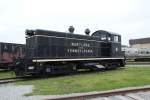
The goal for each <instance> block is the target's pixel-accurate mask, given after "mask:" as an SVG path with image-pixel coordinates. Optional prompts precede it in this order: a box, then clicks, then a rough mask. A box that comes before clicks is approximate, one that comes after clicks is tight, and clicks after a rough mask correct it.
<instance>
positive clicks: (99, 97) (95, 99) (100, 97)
mask: <svg viewBox="0 0 150 100" xmlns="http://www.w3.org/2000/svg"><path fill="white" fill-rule="evenodd" d="M148 91H149V92H150V86H149V87H140V88H130V89H120V90H119V89H118V90H112V91H106V92H97V93H85V94H81V95H80V94H79V95H75V96H61V97H55V98H50V99H46V100H112V99H107V97H113V96H118V97H119V98H120V99H121V98H122V99H121V100H128V99H125V98H129V100H150V99H142V98H140V97H138V96H134V95H132V94H134V93H139V92H140V93H141V92H143V93H145V92H148ZM149 95H150V93H149ZM125 96H126V97H125ZM113 100H115V99H113ZM117 100H118V99H117Z"/></svg>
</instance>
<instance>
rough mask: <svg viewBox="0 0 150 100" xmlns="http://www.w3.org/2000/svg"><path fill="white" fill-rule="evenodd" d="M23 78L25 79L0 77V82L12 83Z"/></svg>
mask: <svg viewBox="0 0 150 100" xmlns="http://www.w3.org/2000/svg"><path fill="white" fill-rule="evenodd" d="M23 80H25V79H23V77H11V78H3V79H0V84H6V83H13V82H17V81H23Z"/></svg>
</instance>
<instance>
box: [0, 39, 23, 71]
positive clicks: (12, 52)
mask: <svg viewBox="0 0 150 100" xmlns="http://www.w3.org/2000/svg"><path fill="white" fill-rule="evenodd" d="M24 57H25V44H15V43H3V42H0V69H8V68H11V67H12V64H13V62H14V60H15V59H18V58H24Z"/></svg>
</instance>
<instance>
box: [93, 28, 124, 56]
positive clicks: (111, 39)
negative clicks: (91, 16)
mask: <svg viewBox="0 0 150 100" xmlns="http://www.w3.org/2000/svg"><path fill="white" fill-rule="evenodd" d="M92 36H94V37H99V39H100V40H101V41H103V42H102V43H101V45H100V46H101V47H102V48H101V52H102V56H106V57H117V56H122V54H121V53H122V52H121V36H120V35H119V34H117V33H113V32H108V31H104V30H99V31H96V32H94V33H93V34H92ZM108 52H109V53H108Z"/></svg>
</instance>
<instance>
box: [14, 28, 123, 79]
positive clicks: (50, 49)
mask: <svg viewBox="0 0 150 100" xmlns="http://www.w3.org/2000/svg"><path fill="white" fill-rule="evenodd" d="M86 33H87V35H79V34H74V33H73V32H72V33H67V32H56V31H48V30H40V29H37V30H27V31H26V59H20V60H18V62H16V69H15V73H16V75H17V76H26V75H42V74H44V75H45V74H46V75H47V74H61V73H72V72H76V71H77V70H78V69H87V68H88V69H92V70H97V69H99V65H102V66H104V67H105V68H117V67H123V66H124V65H125V58H124V55H123V53H122V52H121V36H120V35H119V34H116V33H112V32H107V31H104V30H98V31H96V32H94V33H93V34H92V35H91V36H89V30H87V31H86Z"/></svg>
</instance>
